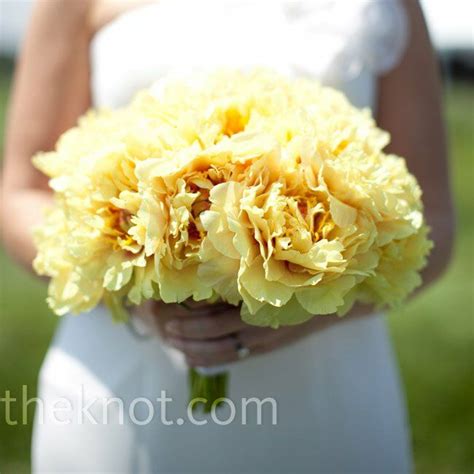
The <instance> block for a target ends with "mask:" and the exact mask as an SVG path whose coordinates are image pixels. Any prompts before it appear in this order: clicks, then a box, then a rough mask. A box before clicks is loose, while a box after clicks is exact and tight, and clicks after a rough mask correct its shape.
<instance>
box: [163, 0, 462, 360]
mask: <svg viewBox="0 0 474 474" xmlns="http://www.w3.org/2000/svg"><path fill="white" fill-rule="evenodd" d="M405 3H406V9H407V14H408V19H409V22H410V30H411V37H410V41H409V45H408V49H407V51H406V53H405V55H404V57H403V60H402V61H401V63H400V64H399V65H398V67H397V68H396V69H394V70H393V71H391V72H390V73H389V74H388V75H386V76H385V77H383V78H381V79H380V81H379V111H378V123H379V125H380V127H382V128H384V129H386V130H388V131H390V133H391V135H392V143H391V145H390V151H392V152H394V153H397V154H399V155H401V156H404V157H406V158H407V163H408V166H409V168H410V170H411V171H412V172H413V173H414V174H415V175H416V177H417V178H418V180H419V182H420V185H421V187H422V189H423V190H424V203H425V213H426V217H427V220H428V223H429V225H430V226H431V227H432V233H431V237H432V239H433V240H434V241H435V248H434V250H433V252H432V254H431V256H430V259H429V265H428V267H427V268H426V270H425V272H424V275H423V277H424V285H426V284H428V283H430V282H432V281H434V280H435V279H436V278H437V277H439V275H440V274H441V273H442V272H443V270H444V269H445V268H446V266H447V264H448V261H449V257H450V253H451V248H452V243H453V227H454V224H453V221H454V218H453V206H452V201H451V194H450V187H449V179H448V163H447V153H446V143H445V130H444V125H443V118H442V107H441V87H440V80H439V74H438V68H437V64H436V59H435V55H434V52H433V49H432V47H431V44H430V41H429V37H428V33H427V30H426V25H425V23H424V20H423V15H422V13H421V9H420V7H419V5H418V4H417V2H416V1H414V0H405ZM158 311H159V312H160V314H162V313H163V312H164V313H169V308H163V307H159V309H158ZM369 313H370V308H368V307H364V306H361V305H356V307H355V308H354V309H353V310H352V311H351V313H350V314H349V315H348V316H346V317H345V318H343V319H340V318H337V317H324V318H317V317H315V318H313V319H311V320H310V321H308V322H307V323H304V324H301V325H299V326H289V327H282V328H280V329H277V330H274V329H270V328H258V327H251V326H248V325H246V324H244V323H243V322H242V321H241V320H240V316H239V312H238V310H236V309H231V308H228V309H227V310H224V311H220V312H218V313H215V312H214V309H213V308H209V309H208V311H207V313H206V311H205V309H203V314H202V315H200V316H194V317H193V315H192V314H191V315H190V314H186V312H185V311H183V310H182V309H180V310H178V311H177V312H176V313H175V314H174V317H173V314H169V315H168V318H167V319H168V322H167V323H166V324H165V325H164V329H163V330H164V332H165V334H166V335H167V336H168V340H169V341H170V343H171V344H172V345H174V346H175V347H176V348H178V349H179V350H181V351H182V352H184V354H185V355H186V358H187V360H188V362H189V364H191V365H197V366H200V365H201V366H208V365H215V364H222V363H225V362H232V361H236V360H238V357H237V352H236V347H235V346H236V342H235V336H234V334H237V337H238V339H239V341H240V342H241V343H242V344H243V345H244V346H246V347H248V348H249V349H250V350H251V354H259V353H265V352H269V351H272V350H274V349H277V348H279V347H283V346H285V345H287V344H290V343H292V342H293V341H296V340H298V339H301V338H302V337H305V336H306V335H308V334H311V333H312V332H314V331H321V330H323V329H325V328H328V327H331V326H334V325H336V324H344V321H345V320H347V318H348V319H349V320H353V318H356V317H366V316H367V315H368V314H369Z"/></svg>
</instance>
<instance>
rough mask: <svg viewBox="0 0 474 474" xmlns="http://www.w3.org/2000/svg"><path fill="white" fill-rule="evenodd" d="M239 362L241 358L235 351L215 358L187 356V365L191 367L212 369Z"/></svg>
mask: <svg viewBox="0 0 474 474" xmlns="http://www.w3.org/2000/svg"><path fill="white" fill-rule="evenodd" d="M238 360H239V358H238V356H237V353H236V352H235V351H234V352H228V353H227V352H226V353H222V354H217V355H214V356H186V363H187V364H188V365H189V366H190V367H212V366H215V365H223V364H230V363H233V362H237V361H238Z"/></svg>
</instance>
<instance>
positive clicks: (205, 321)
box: [165, 308, 247, 339]
mask: <svg viewBox="0 0 474 474" xmlns="http://www.w3.org/2000/svg"><path fill="white" fill-rule="evenodd" d="M245 327H247V324H246V323H244V322H243V321H242V319H241V318H240V312H239V310H238V309H235V308H234V309H233V310H232V311H227V312H225V313H221V314H217V315H213V316H201V317H195V318H189V319H181V318H173V319H172V320H170V321H168V322H167V323H166V325H165V331H166V333H167V334H169V335H171V336H178V337H181V338H188V339H215V338H219V337H223V336H228V335H230V334H232V333H235V332H238V331H240V330H241V329H244V328H245Z"/></svg>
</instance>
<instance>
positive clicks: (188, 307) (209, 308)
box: [176, 300, 235, 317]
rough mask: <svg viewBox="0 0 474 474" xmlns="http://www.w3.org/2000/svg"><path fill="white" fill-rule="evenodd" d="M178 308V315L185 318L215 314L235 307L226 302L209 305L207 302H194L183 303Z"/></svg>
mask: <svg viewBox="0 0 474 474" xmlns="http://www.w3.org/2000/svg"><path fill="white" fill-rule="evenodd" d="M176 306H177V307H178V311H177V315H179V316H184V317H189V316H194V315H197V316H200V315H205V314H214V313H219V312H222V311H225V310H229V309H233V308H235V306H232V305H230V304H228V303H224V302H220V303H212V304H209V303H207V302H205V301H193V300H186V301H183V302H182V303H179V304H177V305H176Z"/></svg>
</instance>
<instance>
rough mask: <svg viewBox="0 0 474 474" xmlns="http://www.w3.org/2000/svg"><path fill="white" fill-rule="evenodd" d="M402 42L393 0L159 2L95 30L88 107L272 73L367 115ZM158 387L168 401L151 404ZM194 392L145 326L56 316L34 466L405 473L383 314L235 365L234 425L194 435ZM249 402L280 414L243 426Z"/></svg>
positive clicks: (401, 419) (404, 442) (406, 453)
mask: <svg viewBox="0 0 474 474" xmlns="http://www.w3.org/2000/svg"><path fill="white" fill-rule="evenodd" d="M406 36H407V35H406V21H405V17H404V11H403V10H402V8H401V6H400V5H399V4H398V0H338V1H334V0H315V1H277V0H271V1H268V2H267V1H265V0H259V1H245V0H240V1H238V0H230V1H222V0H221V1H210V0H195V1H193V2H185V1H183V0H169V1H166V0H163V1H161V2H158V3H153V4H151V5H146V6H141V7H138V8H136V9H135V10H132V11H129V12H127V13H125V14H123V15H121V16H120V17H119V18H118V19H116V20H114V21H113V22H112V23H110V24H109V25H107V26H106V27H105V28H103V29H102V30H101V31H100V32H99V33H98V34H96V36H95V38H94V40H93V42H92V47H91V64H92V92H93V98H94V102H95V105H96V106H107V107H116V106H119V105H122V104H124V103H126V102H127V101H128V100H129V99H130V97H131V96H132V95H133V93H134V92H135V91H136V90H137V89H139V88H141V87H145V86H147V85H149V84H150V83H151V82H153V81H154V80H156V79H158V78H160V77H162V76H164V75H166V74H169V73H189V72H191V73H192V72H194V71H200V70H206V69H213V68H215V67H217V66H226V65H228V66H234V67H241V68H251V67H253V66H266V67H271V68H273V69H276V70H278V71H280V72H283V73H285V74H292V75H300V76H301V75H306V76H309V77H313V78H319V79H320V80H322V81H323V82H325V83H329V84H331V85H333V86H335V87H338V88H340V89H342V90H343V91H345V92H346V94H347V95H348V96H349V98H350V99H351V100H352V101H353V102H354V103H355V104H356V105H358V106H368V107H372V108H374V106H375V105H376V104H375V98H376V79H377V76H378V75H379V74H381V73H384V72H387V71H389V70H390V69H391V68H392V67H394V65H395V64H396V63H397V61H398V60H399V58H400V57H401V54H402V52H403V48H404V43H405V39H406ZM162 391H166V396H168V397H170V398H172V399H173V400H172V401H170V402H157V401H156V398H157V397H159V396H160V394H162ZM187 393H188V392H187V379H186V371H185V368H184V367H183V366H182V365H180V364H177V363H176V361H175V357H174V356H173V355H171V356H170V354H169V350H168V349H166V347H165V346H164V344H163V342H162V341H161V340H160V339H159V337H157V336H154V335H153V334H152V333H151V332H150V331H148V330H147V329H146V328H141V327H135V328H134V329H133V328H131V327H130V326H127V325H117V324H113V323H112V322H111V319H110V318H109V316H108V314H106V311H105V310H104V309H103V308H98V309H96V310H94V311H92V312H90V313H89V314H83V315H80V316H79V317H74V316H65V317H63V319H62V320H61V323H60V325H59V329H58V331H57V334H56V336H55V338H54V341H53V344H52V346H51V348H50V350H49V352H48V354H47V356H46V359H45V361H44V364H43V367H42V370H41V373H40V380H39V397H40V398H41V400H42V402H43V404H44V406H43V409H42V410H41V409H38V410H37V412H36V424H35V430H34V438H33V469H34V471H35V472H61V473H64V472H114V473H118V472H128V473H150V472H156V473H172V472H173V473H214V472H215V473H224V472H225V473H244V472H255V473H263V472H282V473H296V472H317V473H349V472H351V473H352V472H358V473H383V472H387V473H406V472H409V471H410V470H411V453H410V448H409V441H408V430H407V424H406V414H405V408H404V402H403V397H402V395H401V391H400V386H399V380H398V374H397V370H396V365H395V363H394V357H393V353H392V349H391V345H390V341H389V338H388V335H387V330H386V326H385V321H384V317H383V315H374V316H372V317H369V318H366V319H359V320H355V321H351V320H350V319H349V320H347V321H344V322H342V321H341V323H340V324H337V325H335V326H333V327H332V328H330V329H327V330H325V331H323V332H320V333H317V334H316V333H315V334H311V335H309V336H307V337H306V338H305V339H303V340H301V341H300V342H297V343H295V344H293V345H291V346H289V347H285V348H283V349H280V350H277V351H274V352H272V353H269V354H266V355H263V356H260V357H255V358H249V359H247V360H244V361H242V362H240V363H238V364H234V365H233V366H232V368H231V382H230V397H231V399H232V401H233V402H235V404H234V406H236V414H235V419H234V421H232V422H230V423H229V422H227V421H226V420H229V417H230V415H232V412H231V407H230V405H226V406H225V407H224V408H223V409H222V411H220V412H218V413H217V415H216V416H218V417H219V419H221V420H223V422H221V424H219V423H218V422H216V421H214V420H213V419H212V418H210V417H209V416H204V415H200V414H196V418H197V419H198V420H204V422H207V423H206V424H204V425H200V426H197V425H195V424H193V423H192V422H191V419H190V418H189V416H188V415H187V413H186V409H185V407H186V402H187ZM111 397H115V400H114V399H112V400H110V399H111ZM251 397H257V398H259V399H261V400H264V399H266V398H267V397H271V398H273V399H274V400H275V401H276V413H275V408H274V406H273V405H271V403H270V404H268V403H267V404H266V405H263V408H262V412H263V417H262V420H261V421H260V424H259V422H258V418H257V417H256V411H257V410H256V408H255V404H253V405H252V404H249V405H248V407H247V408H246V415H247V419H246V423H244V419H243V411H244V409H242V408H241V400H242V399H243V398H251ZM117 399H119V400H117ZM107 400H108V403H109V405H107ZM121 404H122V405H123V412H122V414H123V418H124V419H123V420H121V419H120V405H121ZM163 407H166V413H164V411H163ZM81 410H82V411H81ZM104 412H107V414H108V417H109V419H108V420H104ZM275 414H276V417H277V418H276V420H275V418H274V416H275ZM150 416H152V419H151V420H150ZM162 417H163V418H162ZM178 418H180V419H181V420H182V421H183V422H182V423H181V421H177V420H178ZM170 420H171V421H173V424H167V422H168V421H170ZM105 421H108V422H107V423H105ZM122 421H123V423H122ZM275 421H276V424H275Z"/></svg>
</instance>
